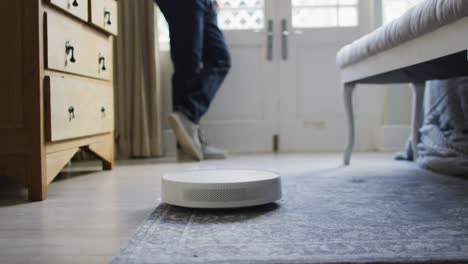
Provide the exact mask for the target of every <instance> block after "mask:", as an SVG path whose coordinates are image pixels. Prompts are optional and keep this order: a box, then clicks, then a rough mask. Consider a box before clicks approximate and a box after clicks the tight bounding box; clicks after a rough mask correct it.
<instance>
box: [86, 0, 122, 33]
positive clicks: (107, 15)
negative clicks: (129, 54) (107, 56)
mask: <svg viewBox="0 0 468 264" xmlns="http://www.w3.org/2000/svg"><path fill="white" fill-rule="evenodd" d="M90 10H91V11H90V14H91V15H90V19H91V23H93V24H94V25H95V26H97V27H100V28H102V29H103V30H105V31H107V32H109V33H111V34H113V35H115V36H117V31H118V30H117V25H118V16H117V2H116V1H115V0H91V6H90Z"/></svg>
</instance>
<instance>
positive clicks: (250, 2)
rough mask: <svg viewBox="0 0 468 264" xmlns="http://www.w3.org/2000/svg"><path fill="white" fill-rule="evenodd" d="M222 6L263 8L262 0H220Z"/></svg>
mask: <svg viewBox="0 0 468 264" xmlns="http://www.w3.org/2000/svg"><path fill="white" fill-rule="evenodd" d="M219 4H220V5H221V6H222V7H223V8H241V9H243V8H263V0H220V1H219Z"/></svg>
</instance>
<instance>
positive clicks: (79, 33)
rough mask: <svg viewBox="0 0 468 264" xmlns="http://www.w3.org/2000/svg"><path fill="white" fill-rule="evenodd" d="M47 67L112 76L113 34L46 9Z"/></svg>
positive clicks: (103, 77) (100, 76)
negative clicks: (98, 30) (103, 32)
mask: <svg viewBox="0 0 468 264" xmlns="http://www.w3.org/2000/svg"><path fill="white" fill-rule="evenodd" d="M45 21H46V22H45V23H46V34H45V38H46V41H45V43H46V48H45V52H46V54H45V58H46V68H48V69H51V70H57V71H63V72H68V73H73V74H78V75H84V76H89V77H94V78H99V79H104V80H111V79H112V66H113V63H112V40H111V38H110V37H108V36H105V35H104V34H102V33H99V32H96V31H95V30H93V29H91V28H89V27H87V26H86V25H84V24H81V23H78V22H75V21H73V20H71V19H67V17H65V16H63V15H61V14H57V13H55V12H48V13H46V17H45Z"/></svg>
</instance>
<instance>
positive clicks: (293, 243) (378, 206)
mask: <svg viewBox="0 0 468 264" xmlns="http://www.w3.org/2000/svg"><path fill="white" fill-rule="evenodd" d="M395 164H396V165H395ZM398 164H400V163H391V165H389V166H376V167H370V168H357V169H356V168H353V167H350V168H338V169H334V170H328V171H316V172H310V173H307V174H301V175H284V178H283V199H282V200H281V201H279V202H278V203H276V204H270V205H266V206H261V207H255V208H247V209H236V210H217V211H216V210H194V209H184V208H180V207H174V206H169V205H165V204H161V205H159V206H158V207H157V208H156V210H155V211H154V213H153V214H152V215H151V216H150V217H149V218H148V219H146V220H145V222H144V223H143V224H142V226H141V227H140V228H139V229H138V230H137V232H136V233H135V235H134V236H133V237H132V238H131V239H130V241H129V242H128V244H127V245H126V246H125V247H124V248H122V250H121V252H120V253H119V254H118V255H117V256H115V257H114V258H113V260H112V263H114V264H120V263H376V262H379V263H419V262H423V263H426V262H427V263H467V262H468V181H467V180H465V179H462V178H454V177H450V176H443V175H437V174H433V173H429V172H427V171H424V170H420V169H417V168H416V167H414V166H413V165H411V164H405V163H402V164H403V165H398Z"/></svg>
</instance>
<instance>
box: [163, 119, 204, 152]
mask: <svg viewBox="0 0 468 264" xmlns="http://www.w3.org/2000/svg"><path fill="white" fill-rule="evenodd" d="M169 126H170V127H171V128H172V130H174V133H175V136H176V138H177V141H178V142H179V143H180V147H181V148H182V150H183V151H184V152H185V153H186V154H188V155H190V156H191V157H192V158H193V159H196V160H199V161H200V160H202V159H203V152H202V145H201V142H200V135H199V134H198V133H199V126H198V125H196V124H194V123H193V122H192V121H190V120H189V119H188V118H187V117H186V116H185V115H184V114H182V113H179V112H174V113H172V114H170V115H169Z"/></svg>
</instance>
